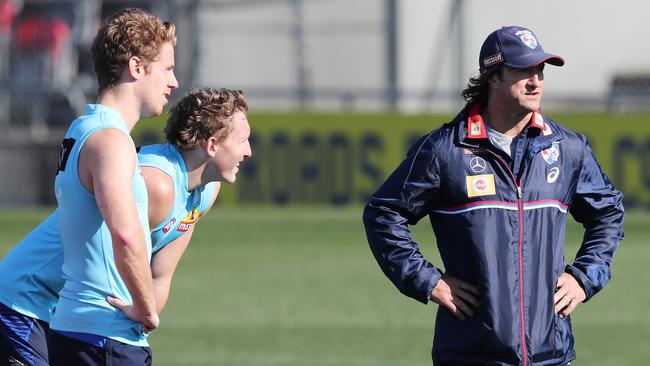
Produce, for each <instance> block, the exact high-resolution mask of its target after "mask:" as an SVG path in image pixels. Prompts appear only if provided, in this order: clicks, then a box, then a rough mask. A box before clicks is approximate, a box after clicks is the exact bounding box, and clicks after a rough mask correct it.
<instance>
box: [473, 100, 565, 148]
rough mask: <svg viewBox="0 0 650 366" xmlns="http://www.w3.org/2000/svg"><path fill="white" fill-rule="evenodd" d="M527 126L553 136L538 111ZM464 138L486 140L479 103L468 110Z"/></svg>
mask: <svg viewBox="0 0 650 366" xmlns="http://www.w3.org/2000/svg"><path fill="white" fill-rule="evenodd" d="M528 124H529V125H530V127H533V128H537V129H538V130H540V131H541V133H542V134H543V135H544V136H549V135H552V134H553V131H552V130H551V127H550V126H549V124H548V123H546V122H545V121H544V116H542V113H541V112H540V111H536V112H533V114H532V116H531V117H530V121H529V122H528ZM465 138H466V139H469V140H470V141H471V140H475V139H487V138H488V135H487V127H486V126H485V122H484V121H483V117H481V105H480V104H479V103H476V104H474V105H473V106H472V107H471V108H470V109H469V112H468V114H467V131H466V135H465ZM468 142H469V141H468ZM477 142H478V141H477Z"/></svg>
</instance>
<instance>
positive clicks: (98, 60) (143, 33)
mask: <svg viewBox="0 0 650 366" xmlns="http://www.w3.org/2000/svg"><path fill="white" fill-rule="evenodd" d="M167 42H169V43H171V44H172V45H176V26H175V25H174V24H173V23H171V22H163V21H162V20H160V18H158V17H157V16H155V15H153V14H150V13H147V12H146V11H144V10H142V9H137V8H127V9H122V10H120V11H118V12H116V13H114V14H112V15H111V16H110V17H108V19H107V20H106V22H105V23H104V24H103V25H102V26H101V28H99V30H98V31H97V35H95V39H93V44H92V48H91V52H92V59H93V68H94V69H95V74H96V75H97V83H98V84H99V92H100V93H101V92H102V91H104V90H106V89H110V88H112V87H114V86H115V85H117V82H118V81H119V80H120V77H121V75H122V70H123V69H124V67H125V66H126V65H127V63H128V61H129V59H130V58H131V57H133V56H138V57H140V58H141V59H142V61H143V63H144V66H145V68H146V66H147V65H148V64H149V63H151V62H153V61H155V60H156V58H157V57H158V54H159V53H160V50H161V48H162V46H163V44H165V43H167Z"/></svg>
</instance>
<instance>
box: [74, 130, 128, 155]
mask: <svg viewBox="0 0 650 366" xmlns="http://www.w3.org/2000/svg"><path fill="white" fill-rule="evenodd" d="M82 153H83V154H84V155H86V156H87V157H89V158H91V159H95V158H96V159H99V160H102V161H116V162H119V163H124V162H126V161H129V162H131V161H133V163H135V146H134V145H133V140H132V139H131V137H130V136H129V135H127V134H125V133H124V132H123V131H121V130H119V129H116V128H104V129H100V130H97V131H95V132H93V133H92V134H91V135H90V136H88V138H86V140H85V141H84V142H83V147H82Z"/></svg>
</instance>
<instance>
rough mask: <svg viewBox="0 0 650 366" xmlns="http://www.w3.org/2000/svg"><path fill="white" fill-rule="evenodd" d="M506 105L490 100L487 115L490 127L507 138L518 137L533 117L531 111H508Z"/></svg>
mask: <svg viewBox="0 0 650 366" xmlns="http://www.w3.org/2000/svg"><path fill="white" fill-rule="evenodd" d="M504 105H505V104H504V103H501V102H499V101H497V100H493V99H488V105H487V110H486V112H484V113H485V116H486V119H487V123H488V125H489V126H490V127H491V128H492V129H493V130H495V131H497V132H501V133H502V134H504V135H507V136H517V135H518V134H519V133H520V132H521V131H523V129H524V128H525V127H526V125H527V124H528V122H529V121H530V118H531V117H532V115H533V112H531V111H522V110H512V109H510V110H506V108H505V107H504Z"/></svg>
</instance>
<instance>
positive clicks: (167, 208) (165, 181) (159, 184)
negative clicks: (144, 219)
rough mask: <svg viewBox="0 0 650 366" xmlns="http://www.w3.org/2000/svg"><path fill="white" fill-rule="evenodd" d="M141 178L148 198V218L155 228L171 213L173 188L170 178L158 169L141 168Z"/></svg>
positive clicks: (173, 195) (173, 196)
mask: <svg viewBox="0 0 650 366" xmlns="http://www.w3.org/2000/svg"><path fill="white" fill-rule="evenodd" d="M141 172H142V177H143V178H144V182H145V184H146V186H147V195H148V197H149V218H150V220H149V221H150V225H151V227H155V225H157V224H158V223H160V222H161V221H162V220H164V219H165V218H166V217H167V216H168V215H169V213H170V212H171V210H172V208H173V205H174V198H175V188H174V182H173V180H172V178H171V177H170V176H169V175H167V174H166V173H165V172H163V171H162V170H160V169H157V168H153V167H142V169H141Z"/></svg>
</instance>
